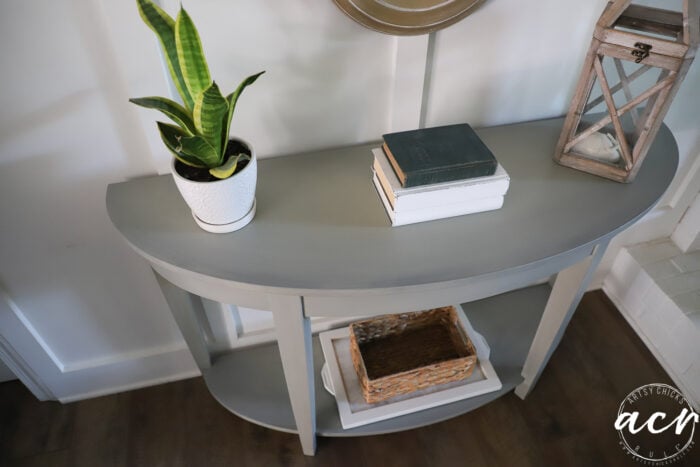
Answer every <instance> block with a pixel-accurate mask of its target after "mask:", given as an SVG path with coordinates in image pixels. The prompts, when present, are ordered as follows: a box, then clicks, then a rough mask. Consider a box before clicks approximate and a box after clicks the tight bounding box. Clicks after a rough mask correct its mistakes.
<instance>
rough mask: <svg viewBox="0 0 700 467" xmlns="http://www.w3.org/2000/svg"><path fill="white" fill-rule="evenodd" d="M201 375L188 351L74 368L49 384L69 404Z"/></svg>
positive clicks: (60, 398) (181, 350)
mask: <svg viewBox="0 0 700 467" xmlns="http://www.w3.org/2000/svg"><path fill="white" fill-rule="evenodd" d="M136 355H137V354H136ZM92 363H96V362H92ZM199 375H200V372H199V369H198V368H197V366H196V365H195V363H194V360H193V359H192V355H191V354H190V351H189V350H188V349H187V348H186V347H185V348H179V349H175V350H166V351H164V352H162V353H153V352H152V351H149V352H146V353H145V354H144V355H141V356H136V358H132V359H124V358H119V359H115V361H113V362H111V363H109V362H107V363H106V364H103V365H94V364H93V365H89V366H85V367H84V368H82V369H78V368H74V369H73V370H72V371H70V372H66V373H62V374H60V375H58V376H56V377H55V378H54V380H53V381H51V382H50V384H51V387H52V389H54V394H55V396H56V398H57V399H58V400H59V401H60V402H63V403H67V402H73V401H77V400H81V399H88V398H92V397H99V396H104V395H107V394H115V393H118V392H124V391H129V390H133V389H139V388H143V387H147V386H154V385H156V384H163V383H169V382H172V381H178V380H181V379H187V378H192V377H195V376H199Z"/></svg>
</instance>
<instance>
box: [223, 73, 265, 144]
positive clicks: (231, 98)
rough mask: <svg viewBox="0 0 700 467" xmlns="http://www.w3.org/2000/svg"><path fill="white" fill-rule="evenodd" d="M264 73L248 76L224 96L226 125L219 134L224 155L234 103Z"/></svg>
mask: <svg viewBox="0 0 700 467" xmlns="http://www.w3.org/2000/svg"><path fill="white" fill-rule="evenodd" d="M263 73H265V72H264V71H261V72H260V73H256V74H254V75H251V76H248V77H247V78H246V79H244V80H243V81H242V82H241V84H239V85H238V87H237V88H236V90H235V91H233V92H232V93H231V94H229V95H228V96H226V102H227V104H228V112H227V115H226V123H225V125H224V127H223V129H222V130H223V131H222V133H221V148H222V149H221V153H222V154H225V153H226V146H227V145H228V140H229V132H230V131H231V119H233V111H234V110H235V109H236V102H238V98H239V97H240V96H241V93H242V92H243V90H244V89H245V88H246V87H248V86H250V85H251V84H253V83H254V82H255V80H257V79H258V78H259V77H260V75H262V74H263Z"/></svg>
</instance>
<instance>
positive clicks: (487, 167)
mask: <svg viewBox="0 0 700 467" xmlns="http://www.w3.org/2000/svg"><path fill="white" fill-rule="evenodd" d="M372 153H373V154H374V165H373V167H372V169H373V170H372V171H373V181H374V186H375V188H376V189H377V193H378V194H379V197H380V199H381V200H382V204H383V205H384V208H385V209H386V212H387V214H388V216H389V219H390V220H391V224H392V225H393V226H399V225H406V224H415V223H418V222H425V221H431V220H436V219H443V218H446V217H454V216H462V215H465V214H472V213H476V212H483V211H493V210H495V209H500V208H501V207H502V206H503V198H504V196H505V194H506V192H507V191H508V187H509V185H510V177H509V176H508V174H507V173H506V171H505V169H504V168H503V167H502V166H501V165H500V164H499V163H498V161H497V160H496V158H495V157H494V156H493V154H492V153H491V151H490V150H489V148H488V147H487V146H486V145H485V144H484V143H483V141H481V139H480V138H479V137H478V136H477V134H476V133H475V132H474V130H473V129H472V128H471V127H470V126H469V125H468V124H466V123H464V124H459V125H448V126H441V127H434V128H425V129H420V130H411V131H403V132H398V133H389V134H386V135H384V144H383V145H382V147H381V148H376V149H373V150H372Z"/></svg>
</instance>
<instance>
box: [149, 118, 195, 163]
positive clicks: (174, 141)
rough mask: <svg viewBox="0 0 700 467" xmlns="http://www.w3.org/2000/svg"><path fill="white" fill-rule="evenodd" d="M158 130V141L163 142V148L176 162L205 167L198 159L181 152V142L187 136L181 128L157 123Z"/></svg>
mask: <svg viewBox="0 0 700 467" xmlns="http://www.w3.org/2000/svg"><path fill="white" fill-rule="evenodd" d="M158 129H159V130H160V139H162V140H163V143H165V146H166V147H167V148H168V149H169V150H170V152H172V153H173V156H175V158H176V159H177V160H179V161H180V162H182V163H183V164H185V165H189V166H192V167H198V168H204V167H206V165H205V164H203V163H202V162H201V161H200V160H199V159H198V158H196V157H193V156H191V155H189V154H185V153H184V152H182V146H181V141H182V139H183V138H185V137H187V134H186V133H185V132H184V131H183V130H182V129H181V128H179V127H176V126H175V125H170V124H168V123H163V122H158Z"/></svg>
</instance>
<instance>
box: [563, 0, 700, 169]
mask: <svg viewBox="0 0 700 467" xmlns="http://www.w3.org/2000/svg"><path fill="white" fill-rule="evenodd" d="M630 3H631V0H612V1H611V2H609V3H608V4H607V6H606V7H605V10H604V11H603V13H602V14H601V16H600V19H599V20H598V22H597V24H596V27H595V31H594V33H593V40H592V41H591V45H590V47H589V50H588V53H587V55H586V59H585V62H584V66H583V71H582V73H581V76H580V78H579V82H578V85H577V87H576V91H575V93H574V97H573V98H572V101H571V105H570V107H569V111H568V114H567V116H566V119H565V121H564V126H563V128H562V132H561V135H560V137H559V141H558V143H557V148H556V152H555V156H554V160H555V161H557V162H558V163H560V164H562V165H565V166H568V167H571V168H574V169H577V170H582V171H584V172H588V173H592V174H595V175H599V176H601V177H605V178H609V179H611V180H615V181H618V182H625V183H627V182H631V181H632V180H634V177H635V176H636V175H637V172H638V171H639V168H640V167H641V164H642V162H643V160H644V157H645V156H646V154H647V152H648V150H649V147H650V146H651V144H652V142H653V140H654V137H655V136H656V133H657V131H658V130H659V128H660V127H661V123H662V121H663V118H664V116H665V115H666V112H667V111H668V108H669V106H670V104H671V102H672V100H673V97H674V96H675V94H676V92H677V91H678V88H679V86H680V84H681V82H682V81H683V78H684V77H685V75H686V73H687V72H688V69H689V68H690V65H691V64H692V62H693V59H694V58H695V53H696V50H697V48H698V43H699V42H700V20H699V18H698V13H699V11H700V0H683V11H682V12H676V11H668V10H662V9H658V8H651V7H644V6H639V5H630ZM618 27H621V28H625V30H620V29H617V28H618ZM629 30H634V31H639V32H644V33H651V34H655V36H649V35H645V34H639V33H636V32H629ZM658 35H663V36H664V37H668V38H669V39H661V38H659V37H658ZM604 57H610V58H611V59H612V60H613V61H614V64H615V68H616V71H617V73H618V76H619V78H620V82H619V83H618V84H617V85H615V86H610V85H609V83H608V80H607V77H606V75H605V72H604V70H603V64H602V60H603V58H604ZM635 58H636V60H635ZM630 60H634V61H635V62H636V63H638V64H641V65H642V67H641V68H639V69H638V70H636V71H635V72H633V73H630V74H629V75H628V74H627V73H626V72H625V70H624V68H623V66H622V61H630ZM651 68H659V69H661V72H660V75H659V78H658V80H657V82H656V84H654V85H653V86H652V87H651V88H649V89H647V90H646V91H644V92H643V93H641V94H640V95H638V96H637V97H634V98H633V97H632V93H631V91H630V86H629V85H630V83H631V82H632V81H634V80H635V79H637V78H638V77H639V76H641V75H642V74H643V73H645V72H646V71H648V70H649V69H651ZM596 79H598V83H599V85H600V88H601V91H602V96H600V97H599V98H597V99H594V100H593V101H592V102H589V101H588V99H589V98H590V94H591V91H592V89H593V86H594V84H595V82H596ZM619 91H623V93H624V95H625V97H626V98H627V100H628V102H627V103H625V104H624V105H621V106H619V107H616V105H615V101H614V99H613V95H614V94H615V93H617V92H619ZM645 100H647V104H646V106H645V107H644V108H643V110H641V113H640V112H639V110H640V109H638V108H637V106H638V105H639V104H641V103H643V102H644V101H645ZM602 102H605V105H606V107H607V115H606V116H605V117H604V118H602V119H601V120H598V122H597V123H594V124H592V125H591V126H590V127H588V128H586V129H585V130H583V131H581V132H579V133H578V134H577V133H576V130H577V128H578V126H579V123H580V122H581V119H582V117H583V116H584V114H586V112H588V111H589V110H590V109H591V108H593V107H595V106H597V105H598V104H600V103H602ZM627 113H630V116H631V118H632V119H633V121H634V123H635V127H636V129H635V132H634V136H635V141H634V144H632V145H630V144H629V142H628V140H627V137H626V136H625V133H624V130H623V125H622V123H621V121H620V117H622V116H623V115H625V114H627ZM610 124H612V126H613V128H614V132H615V136H616V139H617V141H618V142H619V145H620V148H619V152H620V156H621V160H620V163H619V164H613V163H609V162H604V161H601V160H597V159H594V158H591V157H587V156H585V155H582V154H578V153H576V152H574V151H573V150H572V148H573V147H574V146H575V145H576V144H577V143H578V142H580V141H581V140H583V139H584V138H586V137H587V136H588V135H591V134H592V133H594V132H596V131H598V130H600V129H601V128H603V127H604V126H606V125H610Z"/></svg>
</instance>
